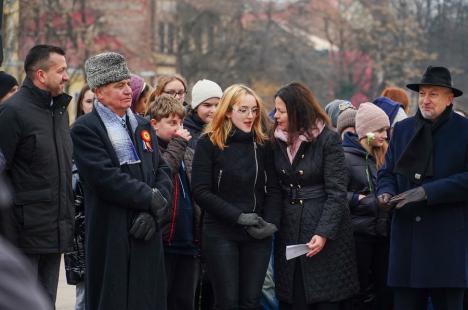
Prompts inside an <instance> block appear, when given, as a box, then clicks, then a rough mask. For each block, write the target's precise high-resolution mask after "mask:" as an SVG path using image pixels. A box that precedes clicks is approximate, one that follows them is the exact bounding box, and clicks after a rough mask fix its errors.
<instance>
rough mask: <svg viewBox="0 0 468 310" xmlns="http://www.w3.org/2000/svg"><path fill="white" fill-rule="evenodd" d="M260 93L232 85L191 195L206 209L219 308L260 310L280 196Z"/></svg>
mask: <svg viewBox="0 0 468 310" xmlns="http://www.w3.org/2000/svg"><path fill="white" fill-rule="evenodd" d="M264 115H265V111H264V107H263V104H262V102H261V100H260V98H259V97H258V96H257V94H256V93H255V92H254V91H253V90H251V89H250V88H248V87H246V86H244V85H233V86H230V87H229V88H227V89H226V90H225V92H224V94H223V96H222V98H221V100H220V102H219V105H218V108H217V110H216V112H215V114H214V116H213V121H212V122H211V123H210V124H208V126H207V128H206V130H205V134H204V135H202V136H201V138H200V140H199V141H198V144H197V147H196V151H195V157H194V160H193V170H192V186H193V187H192V190H193V195H194V197H195V200H196V202H197V203H198V204H199V205H200V207H201V208H202V209H203V210H204V212H205V215H204V219H203V236H202V238H203V239H202V240H203V241H202V250H203V253H204V255H205V257H206V261H207V267H208V274H209V277H210V280H211V282H212V285H213V290H214V296H215V309H261V306H260V296H261V290H262V284H263V281H264V279H265V273H266V270H267V267H268V262H269V259H270V252H271V237H272V235H273V234H274V232H275V231H276V230H277V227H278V222H279V217H280V215H279V211H280V208H281V192H280V189H279V185H278V183H277V180H276V176H275V172H274V167H273V162H272V156H271V150H270V145H269V143H268V141H267V140H268V139H267V135H266V133H265V131H264V128H262V122H261V118H262V117H263V116H264Z"/></svg>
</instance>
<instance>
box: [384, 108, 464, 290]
mask: <svg viewBox="0 0 468 310" xmlns="http://www.w3.org/2000/svg"><path fill="white" fill-rule="evenodd" d="M415 125H416V122H415V118H414V117H410V118H408V119H405V120H403V121H401V122H398V123H397V124H396V125H395V128H394V132H393V138H392V139H391V141H390V147H389V150H388V152H387V154H386V158H385V165H384V166H383V167H382V169H381V170H380V171H379V174H378V190H377V193H378V194H382V193H389V194H391V195H396V194H398V193H401V192H404V191H406V190H409V189H412V188H415V187H417V186H418V185H417V184H414V183H413V182H412V181H411V180H410V179H409V178H408V177H405V176H403V175H401V174H395V173H394V172H393V171H394V168H395V165H396V163H397V161H398V159H399V158H400V156H401V155H402V153H403V151H404V150H405V148H406V147H407V145H408V144H409V142H410V140H411V138H412V137H413V135H414V131H415ZM432 143H433V149H432V152H433V153H432V156H433V171H434V176H433V177H428V178H426V179H424V180H423V181H422V187H423V188H424V190H425V192H426V195H427V200H426V201H423V202H419V203H412V204H408V205H406V206H404V207H403V208H401V209H399V210H395V211H394V212H393V218H392V224H391V235H390V261H389V270H388V284H389V285H390V286H401V287H414V288H427V287H468V259H467V253H468V194H467V193H468V120H467V119H466V118H464V117H462V116H460V115H458V114H456V113H454V112H451V113H450V116H449V119H448V121H447V122H446V123H444V124H442V125H441V126H440V127H439V128H438V129H437V130H436V131H435V132H433V133H432Z"/></svg>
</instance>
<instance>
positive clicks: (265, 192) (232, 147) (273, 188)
mask: <svg viewBox="0 0 468 310" xmlns="http://www.w3.org/2000/svg"><path fill="white" fill-rule="evenodd" d="M192 191H193V196H194V198H195V201H196V202H197V203H198V205H199V206H200V207H201V208H202V209H204V210H205V215H204V218H203V224H204V232H206V231H217V232H219V233H222V232H224V233H225V234H227V235H226V236H233V235H234V236H237V235H238V234H246V232H245V230H244V229H243V227H242V226H240V225H237V224H236V222H237V219H238V217H239V215H240V214H241V213H242V212H246V213H249V212H256V213H258V214H259V215H260V216H262V217H263V218H264V219H265V220H266V221H268V222H272V223H274V224H276V225H278V222H277V221H278V219H279V217H280V215H279V212H281V191H280V188H279V186H278V182H277V179H276V174H275V171H274V167H273V162H272V158H271V149H270V148H269V144H264V145H259V144H257V143H254V136H253V134H251V133H244V132H241V131H240V130H235V131H234V133H233V134H232V135H231V136H230V137H229V138H228V141H227V143H226V147H225V148H224V150H220V149H219V148H218V147H217V146H215V145H214V144H213V143H212V142H211V141H210V139H209V137H208V136H207V135H203V136H201V138H200V140H199V141H198V145H197V149H196V151H195V156H194V159H193V170H192Z"/></svg>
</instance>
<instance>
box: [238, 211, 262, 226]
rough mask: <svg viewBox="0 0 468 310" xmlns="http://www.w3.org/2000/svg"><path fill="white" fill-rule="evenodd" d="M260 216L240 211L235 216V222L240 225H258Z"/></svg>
mask: <svg viewBox="0 0 468 310" xmlns="http://www.w3.org/2000/svg"><path fill="white" fill-rule="evenodd" d="M259 219H260V217H259V216H258V214H257V213H241V215H239V217H238V218H237V224H239V225H242V226H253V225H258V223H259Z"/></svg>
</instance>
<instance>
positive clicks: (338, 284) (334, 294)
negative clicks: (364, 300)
mask: <svg viewBox="0 0 468 310" xmlns="http://www.w3.org/2000/svg"><path fill="white" fill-rule="evenodd" d="M275 107H276V113H275V115H274V116H275V127H274V132H273V136H274V140H273V141H274V160H275V167H276V171H277V175H278V178H279V179H280V184H281V188H282V193H283V211H282V217H281V223H280V228H279V232H278V233H277V236H276V241H275V242H276V244H275V271H276V278H275V279H276V294H277V297H278V299H279V300H280V308H281V309H295V310H296V309H320V310H324V309H326V310H328V309H332V310H335V309H342V305H343V301H345V300H347V299H349V297H351V296H352V295H354V294H355V293H356V292H357V291H358V288H359V286H358V280H357V271H356V261H355V251H354V241H353V232H352V229H351V221H350V215H349V209H348V207H347V200H346V185H347V184H346V179H347V175H346V166H345V158H344V155H343V149H342V147H341V143H340V137H339V135H338V134H337V133H336V132H334V131H332V130H331V129H330V128H328V126H329V123H330V120H329V118H328V117H327V115H326V113H325V111H324V110H323V109H322V108H321V107H320V104H319V102H318V101H317V99H316V98H315V96H314V95H313V93H312V92H311V91H310V90H309V89H308V88H307V87H306V86H305V85H303V84H301V83H296V82H293V83H290V84H288V85H286V86H284V87H282V88H281V89H280V90H279V91H278V92H277V93H276V95H275ZM293 244H307V246H308V247H309V252H308V253H307V254H306V255H303V256H300V257H298V258H295V259H291V260H286V256H285V250H286V246H288V245H293Z"/></svg>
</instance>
